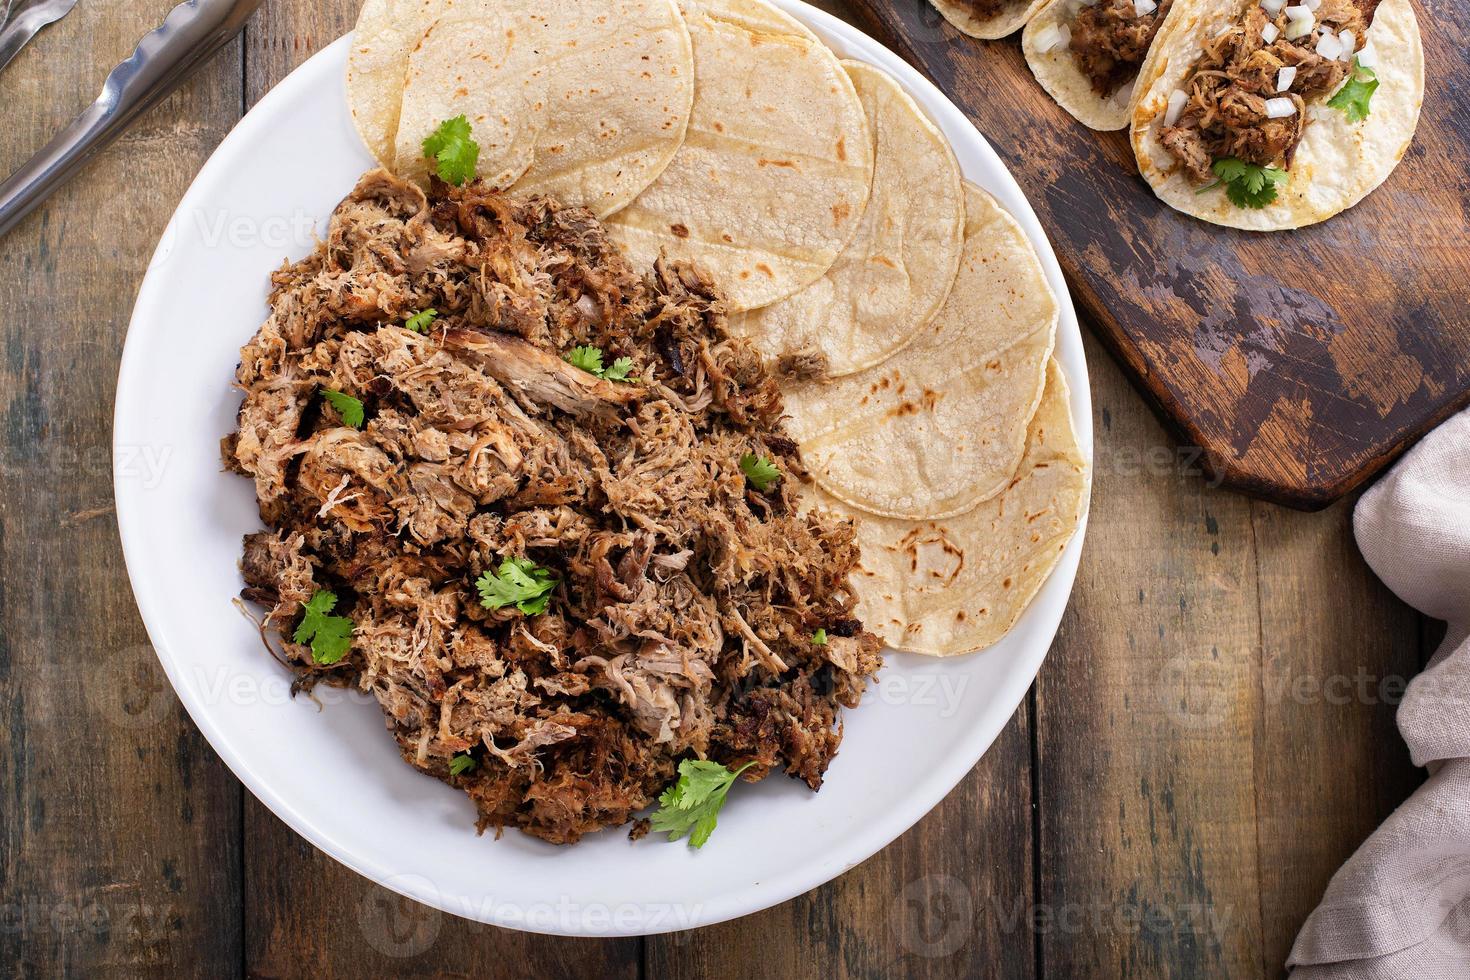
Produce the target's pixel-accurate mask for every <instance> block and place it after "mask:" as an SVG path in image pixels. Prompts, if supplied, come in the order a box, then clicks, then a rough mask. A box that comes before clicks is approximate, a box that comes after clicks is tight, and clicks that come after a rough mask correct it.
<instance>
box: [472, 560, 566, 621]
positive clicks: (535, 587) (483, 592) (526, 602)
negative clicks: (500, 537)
mask: <svg viewBox="0 0 1470 980" xmlns="http://www.w3.org/2000/svg"><path fill="white" fill-rule="evenodd" d="M475 587H476V588H477V589H479V590H480V605H482V606H484V607H485V608H486V609H504V608H505V607H506V606H515V607H516V608H517V609H519V610H520V611H521V612H523V613H525V614H526V615H528V616H537V615H540V614H541V613H544V612H545V611H546V604H547V602H549V601H550V599H551V590H552V589H554V588H556V576H555V575H552V574H551V572H549V571H548V570H546V569H544V568H542V567H541V566H540V565H537V564H536V563H535V562H533V561H532V560H531V559H529V558H503V559H501V562H500V568H499V569H497V570H496V572H495V574H494V575H491V574H490V573H489V572H488V571H487V572H485V573H484V574H483V575H481V576H480V577H479V578H478V579H476V580H475Z"/></svg>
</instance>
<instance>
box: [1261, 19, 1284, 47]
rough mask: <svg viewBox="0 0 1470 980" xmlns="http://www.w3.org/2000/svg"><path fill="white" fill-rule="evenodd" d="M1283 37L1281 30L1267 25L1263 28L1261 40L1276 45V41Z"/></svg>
mask: <svg viewBox="0 0 1470 980" xmlns="http://www.w3.org/2000/svg"><path fill="white" fill-rule="evenodd" d="M1280 36H1281V28H1279V27H1277V26H1276V25H1275V24H1267V25H1266V26H1265V27H1263V28H1261V40H1262V41H1265V42H1266V43H1267V44H1275V43H1276V39H1277V38H1278V37H1280Z"/></svg>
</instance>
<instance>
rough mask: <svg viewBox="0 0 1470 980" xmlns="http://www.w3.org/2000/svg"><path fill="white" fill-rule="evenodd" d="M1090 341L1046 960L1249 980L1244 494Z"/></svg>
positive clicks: (1049, 686)
mask: <svg viewBox="0 0 1470 980" xmlns="http://www.w3.org/2000/svg"><path fill="white" fill-rule="evenodd" d="M1087 354H1088V363H1089V365H1090V368H1091V371H1092V391H1093V405H1094V413H1095V414H1094V417H1095V420H1096V422H1097V434H1098V447H1097V451H1096V464H1095V477H1094V489H1093V498H1092V499H1093V503H1092V512H1091V517H1090V518H1089V524H1088V530H1087V544H1086V547H1085V548H1084V550H1083V555H1082V567H1081V569H1080V571H1079V574H1078V578H1077V586H1076V589H1075V590H1074V592H1073V595H1072V603H1071V606H1070V608H1069V610H1068V612H1067V614H1066V617H1065V618H1064V620H1063V624H1062V629H1061V632H1060V633H1059V635H1058V638H1057V642H1056V644H1055V646H1054V647H1053V650H1052V653H1051V655H1050V656H1049V657H1048V659H1047V661H1046V664H1045V665H1044V666H1043V667H1042V670H1041V675H1040V677H1039V679H1038V681H1037V699H1036V700H1037V713H1036V737H1037V740H1038V751H1037V757H1038V760H1039V761H1038V764H1039V766H1040V777H1039V786H1040V793H1039V797H1038V800H1037V804H1038V806H1039V809H1040V814H1041V831H1040V838H1039V841H1038V844H1037V846H1038V848H1039V849H1040V861H1041V876H1040V884H1039V886H1038V889H1037V897H1036V900H1037V905H1038V909H1039V910H1041V911H1042V912H1043V913H1044V914H1043V915H1042V917H1041V919H1039V920H1038V922H1039V928H1038V935H1039V939H1040V945H1041V962H1042V967H1043V975H1044V976H1048V977H1089V978H1094V980H1103V978H1108V977H1145V976H1148V977H1153V976H1161V977H1162V976H1175V977H1232V978H1247V977H1252V976H1259V975H1260V972H1261V953H1260V950H1261V934H1262V927H1261V910H1260V905H1259V901H1258V893H1257V882H1256V875H1257V867H1258V861H1257V857H1256V853H1257V844H1256V814H1255V803H1254V800H1255V783H1256V776H1255V773H1254V771H1253V768H1252V748H1253V744H1254V737H1253V736H1254V724H1255V718H1256V716H1257V705H1258V702H1259V697H1260V693H1259V678H1258V671H1257V664H1256V637H1257V604H1256V571H1255V555H1254V541H1253V536H1252V526H1251V519H1250V518H1251V513H1250V503H1249V501H1247V500H1245V499H1244V498H1241V497H1237V496H1234V495H1232V494H1229V493H1223V492H1220V491H1216V490H1211V489H1210V488H1208V487H1206V486H1205V485H1204V483H1203V482H1202V481H1201V480H1200V478H1199V476H1198V474H1197V473H1195V472H1193V470H1194V468H1195V466H1197V461H1196V460H1195V459H1194V458H1193V454H1192V453H1190V452H1188V451H1184V452H1180V451H1179V450H1178V449H1176V447H1175V446H1174V445H1173V443H1172V441H1171V440H1169V439H1168V438H1167V437H1166V436H1165V434H1164V432H1163V430H1162V429H1161V428H1160V427H1159V425H1158V424H1157V423H1156V422H1155V420H1154V419H1153V418H1152V417H1151V416H1150V415H1149V413H1148V412H1147V411H1146V410H1145V408H1144V407H1143V405H1142V404H1141V403H1140V402H1139V400H1138V397H1137V395H1136V394H1135V393H1134V392H1133V391H1132V390H1131V389H1130V388H1129V386H1128V384H1127V382H1126V381H1125V380H1124V378H1123V376H1122V374H1121V373H1120V372H1119V370H1118V368H1117V367H1116V366H1115V365H1114V364H1113V363H1112V362H1111V361H1110V360H1109V359H1108V358H1107V357H1106V356H1103V354H1102V353H1101V351H1100V350H1099V348H1098V345H1097V343H1096V341H1095V340H1093V339H1092V338H1091V336H1089V337H1088V341H1087Z"/></svg>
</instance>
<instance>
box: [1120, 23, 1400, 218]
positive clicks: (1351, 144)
mask: <svg viewBox="0 0 1470 980" xmlns="http://www.w3.org/2000/svg"><path fill="white" fill-rule="evenodd" d="M1175 4H1176V10H1175V13H1174V14H1173V15H1171V16H1170V18H1169V22H1168V24H1166V25H1165V27H1164V29H1163V32H1162V34H1161V36H1160V37H1159V39H1158V40H1157V42H1156V44H1155V52H1154V54H1153V55H1152V56H1151V57H1150V61H1149V67H1148V71H1147V72H1146V74H1145V75H1144V76H1143V77H1141V78H1140V81H1139V95H1138V97H1137V100H1136V102H1135V104H1134V108H1133V111H1132V123H1131V135H1132V142H1133V149H1134V153H1135V155H1136V156H1137V158H1138V166H1139V169H1140V171H1141V172H1142V174H1143V176H1144V179H1146V180H1147V181H1148V182H1149V184H1150V185H1151V186H1152V187H1153V189H1154V193H1156V194H1157V195H1158V196H1159V198H1160V199H1161V200H1163V201H1164V202H1165V203H1167V204H1169V205H1170V206H1172V207H1175V208H1177V209H1179V210H1180V211H1183V212H1185V213H1186V214H1191V215H1194V216H1195V217H1198V218H1201V219H1203V220H1205V221H1210V222H1213V223H1215V224H1220V225H1228V226H1230V227H1235V228H1246V229H1252V230H1257V231H1276V230H1281V229H1287V228H1300V227H1303V226H1305V225H1310V224H1314V223H1316V222H1318V221H1324V220H1326V219H1327V218H1330V217H1332V216H1333V215H1335V214H1338V213H1339V212H1341V211H1344V210H1346V209H1347V208H1350V207H1352V206H1353V205H1354V204H1356V203H1358V202H1359V201H1360V200H1362V199H1363V198H1364V197H1366V196H1367V195H1368V193H1369V192H1370V191H1372V190H1373V189H1374V188H1376V187H1377V186H1378V185H1379V184H1382V183H1383V181H1384V180H1386V179H1387V178H1388V175H1389V174H1390V173H1391V172H1392V171H1393V169H1394V167H1395V166H1397V165H1398V162H1399V160H1400V159H1401V158H1402V157H1403V155H1404V152H1405V151H1406V150H1407V149H1408V147H1409V142H1410V140H1412V139H1413V135H1414V129H1415V126H1416V125H1417V124H1418V120H1419V108H1420V105H1421V104H1422V103H1423V101H1424V52H1423V48H1422V46H1421V44H1420V40H1419V26H1418V23H1417V22H1416V21H1415V19H1414V11H1413V8H1412V7H1411V6H1410V2H1409V0H1382V2H1379V0H1305V2H1302V3H1296V4H1289V3H1287V2H1285V0H1262V2H1258V0H1175Z"/></svg>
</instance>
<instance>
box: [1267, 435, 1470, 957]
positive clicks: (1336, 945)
mask: <svg viewBox="0 0 1470 980" xmlns="http://www.w3.org/2000/svg"><path fill="white" fill-rule="evenodd" d="M1353 531H1354V533H1355V534H1356V535H1357V538H1358V547H1359V548H1360V549H1362V552H1363V557H1364V558H1366V559H1367V560H1368V564H1369V566H1371V567H1372V569H1373V571H1374V572H1376V573H1377V575H1378V577H1379V578H1381V579H1383V581H1384V583H1385V584H1387V585H1388V587H1389V588H1390V589H1393V591H1394V592H1395V593H1397V594H1398V596H1399V598H1401V599H1403V600H1404V601H1405V602H1407V603H1408V604H1409V605H1411V606H1413V607H1415V608H1416V609H1418V610H1420V611H1421V612H1423V613H1424V614H1425V615H1427V616H1432V617H1434V618H1435V619H1443V620H1445V621H1446V622H1448V623H1449V632H1448V634H1447V635H1446V636H1445V640H1444V643H1443V644H1442V645H1441V646H1440V648H1439V649H1438V650H1436V651H1435V654H1434V656H1433V658H1431V659H1430V661H1429V666H1427V667H1426V668H1425V669H1424V672H1423V673H1421V674H1420V675H1419V676H1418V677H1416V678H1414V680H1413V682H1412V683H1410V684H1409V687H1408V690H1407V691H1406V692H1405V693H1404V699H1403V702H1402V703H1401V704H1400V705H1399V712H1398V724H1399V732H1400V733H1401V734H1402V735H1403V737H1404V741H1406V742H1407V743H1408V744H1409V751H1410V753H1411V755H1412V757H1413V759H1414V763H1415V765H1421V766H1427V767H1428V768H1429V772H1430V777H1429V780H1428V781H1427V782H1426V783H1425V784H1424V785H1423V786H1421V787H1420V788H1419V790H1418V791H1417V792H1416V793H1414V795H1413V796H1411V797H1409V799H1408V800H1406V801H1405V802H1404V804H1403V805H1402V806H1400V807H1399V808H1398V809H1397V810H1395V811H1394V812H1393V814H1392V815H1391V816H1390V817H1389V818H1388V820H1386V821H1385V822H1384V824H1383V826H1381V827H1379V828H1378V829H1377V830H1376V831H1374V832H1373V835H1372V836H1371V837H1369V838H1368V840H1367V841H1365V842H1364V843H1363V846H1362V847H1360V848H1358V851H1357V853H1356V854H1354V855H1353V856H1352V857H1351V858H1349V859H1348V862H1347V863H1346V864H1344V865H1343V866H1342V867H1341V868H1340V869H1338V872H1337V874H1335V875H1333V877H1332V881H1331V882H1329V883H1328V885H1327V892H1326V894H1324V895H1323V896H1322V904H1321V905H1319V906H1317V909H1316V911H1314V912H1313V913H1312V914H1311V916H1310V917H1308V919H1307V921H1306V924H1305V925H1303V926H1302V931H1301V933H1300V934H1298V935H1297V937H1296V944H1295V945H1294V946H1292V949H1291V957H1290V959H1288V960H1287V966H1288V967H1292V968H1294V969H1293V971H1292V974H1291V976H1292V980H1359V978H1374V980H1377V978H1383V980H1390V978H1392V980H1403V978H1413V980H1440V978H1444V980H1451V978H1453V980H1465V978H1467V977H1470V411H1465V412H1461V413H1460V414H1459V415H1457V416H1455V417H1454V418H1452V419H1450V420H1449V421H1448V422H1445V423H1444V424H1443V425H1441V426H1440V427H1439V428H1438V429H1436V430H1434V431H1433V432H1431V433H1430V434H1429V435H1427V436H1425V437H1424V439H1423V440H1422V441H1421V442H1420V443H1419V445H1417V446H1415V447H1414V448H1413V449H1412V450H1410V451H1409V453H1408V454H1407V455H1406V456H1404V458H1403V459H1401V460H1400V461H1399V462H1398V464H1397V465H1395V466H1394V468H1393V469H1392V470H1390V471H1389V473H1388V475H1387V476H1386V477H1384V478H1383V479H1382V480H1380V481H1379V482H1378V483H1377V484H1376V485H1375V486H1374V487H1373V488H1372V489H1371V490H1369V491H1368V492H1367V493H1365V494H1364V495H1363V497H1362V499H1361V500H1359V501H1358V508H1357V510H1356V511H1355V512H1354V513H1353Z"/></svg>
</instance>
